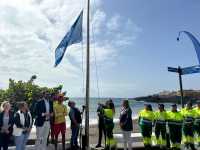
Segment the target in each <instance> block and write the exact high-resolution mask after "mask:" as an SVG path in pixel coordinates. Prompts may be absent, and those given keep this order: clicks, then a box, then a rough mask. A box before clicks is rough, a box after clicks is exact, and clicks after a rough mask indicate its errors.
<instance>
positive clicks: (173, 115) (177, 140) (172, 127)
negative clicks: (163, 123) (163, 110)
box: [167, 104, 183, 150]
mask: <svg viewBox="0 0 200 150" xmlns="http://www.w3.org/2000/svg"><path fill="white" fill-rule="evenodd" d="M167 121H168V127H169V136H170V143H171V148H172V149H177V150H180V146H181V140H182V124H183V116H182V114H181V113H180V112H179V111H178V110H177V105H176V104H173V105H172V110H171V111H169V112H167Z"/></svg>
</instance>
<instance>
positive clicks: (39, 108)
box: [35, 99, 53, 127]
mask: <svg viewBox="0 0 200 150" xmlns="http://www.w3.org/2000/svg"><path fill="white" fill-rule="evenodd" d="M43 113H46V106H45V102H44V99H41V100H40V101H38V102H37V104H36V107H35V125H36V126H37V127H42V126H43V124H44V122H45V119H46V117H45V116H42V114H43ZM49 113H53V102H52V101H49Z"/></svg>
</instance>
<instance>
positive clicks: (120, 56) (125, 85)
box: [0, 0, 200, 97]
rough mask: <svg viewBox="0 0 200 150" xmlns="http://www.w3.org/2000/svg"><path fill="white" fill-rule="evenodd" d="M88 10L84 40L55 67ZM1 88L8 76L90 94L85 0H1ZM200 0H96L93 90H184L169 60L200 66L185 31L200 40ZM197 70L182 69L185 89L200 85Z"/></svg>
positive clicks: (117, 93)
mask: <svg viewBox="0 0 200 150" xmlns="http://www.w3.org/2000/svg"><path fill="white" fill-rule="evenodd" d="M82 9H84V21H83V32H84V40H83V42H82V43H80V44H75V45H72V46H70V47H68V48H67V51H66V54H65V56H64V58H63V60H62V62H61V64H60V65H59V66H58V67H56V68H54V67H53V66H54V61H55V59H54V52H55V48H56V47H57V45H58V44H59V42H60V41H61V39H62V38H63V37H64V35H65V34H66V32H67V31H68V30H69V29H70V26H71V25H72V24H73V22H74V21H75V19H76V18H77V16H78V15H79V13H80V11H81V10H82ZM0 10H1V11H0V20H1V23H0V60H1V63H0V88H4V89H5V88H7V87H8V79H9V78H12V79H15V80H23V81H27V80H28V79H29V78H30V77H31V76H32V75H33V74H35V75H37V77H38V78H37V80H36V81H35V83H36V84H39V85H41V86H49V87H54V86H57V85H60V84H62V85H63V89H64V90H66V91H67V92H68V95H69V96H72V97H82V96H84V95H85V92H84V91H85V89H84V87H85V61H86V60H85V58H86V56H85V54H86V48H85V47H86V45H85V44H86V39H85V37H86V33H85V31H86V0H56V1H55V0H15V1H13V0H1V1H0ZM199 18H200V1H199V0H190V1H188V0H124V1H120V0H118V1H116V0H91V20H90V22H91V78H90V81H91V90H90V91H91V92H90V94H91V96H93V97H99V96H100V97H137V96H145V95H149V94H155V93H158V92H161V91H163V90H169V91H172V90H178V89H179V84H178V77H177V75H176V74H175V73H170V72H168V71H167V67H168V66H171V67H177V66H181V67H188V66H192V65H198V60H197V56H196V53H195V50H194V47H193V45H192V42H191V41H190V39H189V38H188V37H187V36H186V35H184V34H182V35H181V38H180V41H179V42H177V40H176V38H177V36H178V32H179V31H182V30H187V31H189V32H191V33H193V34H194V35H195V36H196V38H197V39H199V40H200V21H199ZM199 83H200V76H199V74H192V75H185V76H183V88H184V89H200V86H199Z"/></svg>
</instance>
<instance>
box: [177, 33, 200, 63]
mask: <svg viewBox="0 0 200 150" xmlns="http://www.w3.org/2000/svg"><path fill="white" fill-rule="evenodd" d="M181 33H185V34H187V35H188V37H189V38H190V40H191V41H192V43H193V45H194V48H195V50H196V54H197V57H198V60H199V64H200V43H199V41H198V40H197V39H196V38H195V37H194V35H192V34H191V33H190V32H188V31H181V32H179V35H178V38H177V40H178V41H179V37H180V34H181Z"/></svg>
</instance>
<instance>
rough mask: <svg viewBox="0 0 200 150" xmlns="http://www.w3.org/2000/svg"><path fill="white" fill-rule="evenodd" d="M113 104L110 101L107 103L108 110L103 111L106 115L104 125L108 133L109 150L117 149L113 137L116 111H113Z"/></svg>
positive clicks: (107, 143) (107, 144) (107, 147)
mask: <svg viewBox="0 0 200 150" xmlns="http://www.w3.org/2000/svg"><path fill="white" fill-rule="evenodd" d="M111 105H112V104H111V103H110V102H109V101H108V102H107V103H106V108H104V109H103V114H104V124H105V131H106V148H105V149H107V150H110V149H116V145H117V144H116V141H115V139H114V137H113V129H114V121H113V118H114V114H115V113H114V111H113V109H112V106H111Z"/></svg>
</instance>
